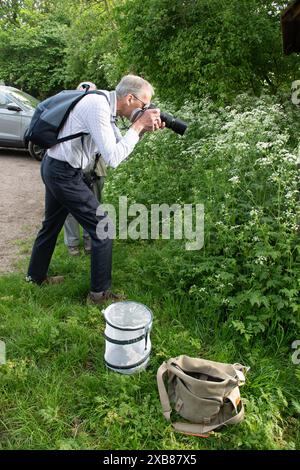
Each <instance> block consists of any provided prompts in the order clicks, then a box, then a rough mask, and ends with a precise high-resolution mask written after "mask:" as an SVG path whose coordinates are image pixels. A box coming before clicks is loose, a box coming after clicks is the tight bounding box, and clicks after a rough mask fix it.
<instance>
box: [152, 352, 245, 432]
mask: <svg viewBox="0 0 300 470" xmlns="http://www.w3.org/2000/svg"><path fill="white" fill-rule="evenodd" d="M171 362H173V359H171V360H169V361H167V362H164V363H163V364H162V365H161V366H160V367H159V369H158V371H157V387H158V392H159V398H160V402H161V405H162V409H163V415H164V417H165V418H166V419H167V421H170V422H171V413H172V407H171V404H170V400H169V395H168V392H167V390H166V386H165V381H164V379H165V376H166V374H167V373H168V372H169V371H170V372H172V373H173V374H175V375H176V376H178V377H182V378H184V377H185V374H184V372H183V371H181V370H180V369H178V368H177V367H175V366H174V365H172V364H171ZM237 366H240V364H234V368H235V370H237V369H239V372H241V375H243V379H244V380H245V377H244V374H243V372H242V371H241V368H242V367H244V366H240V367H241V368H240V367H237ZM239 379H240V380H241V383H242V376H240V377H239ZM226 398H227V399H228V400H229V401H230V402H231V404H232V406H233V408H234V410H235V412H236V415H234V416H232V417H231V418H229V419H227V420H225V421H223V422H221V423H214V424H209V423H204V424H192V423H181V422H175V423H172V422H171V424H172V427H173V428H174V429H175V431H179V432H182V433H185V434H190V435H193V436H198V437H208V435H207V433H210V432H211V431H214V430H215V429H217V428H219V427H221V426H227V425H232V424H237V423H239V422H241V421H242V420H243V418H244V415H245V410H244V405H243V403H242V402H241V398H240V393H239V389H238V386H236V387H234V388H233V390H231V392H230V393H229V394H228V395H227V396H226ZM239 405H240V410H239V411H238V406H239Z"/></svg>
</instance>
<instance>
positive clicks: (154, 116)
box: [131, 109, 165, 134]
mask: <svg viewBox="0 0 300 470" xmlns="http://www.w3.org/2000/svg"><path fill="white" fill-rule="evenodd" d="M131 127H132V129H134V130H135V131H136V132H137V133H138V134H140V133H142V134H143V133H144V132H153V131H156V130H157V129H163V128H164V127H165V123H164V122H161V119H160V110H159V109H146V111H144V112H143V114H142V115H141V117H140V118H138V119H137V120H136V122H134V123H133V124H132V126H131Z"/></svg>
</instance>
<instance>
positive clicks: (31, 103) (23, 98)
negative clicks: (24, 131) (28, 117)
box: [9, 90, 39, 109]
mask: <svg viewBox="0 0 300 470" xmlns="http://www.w3.org/2000/svg"><path fill="white" fill-rule="evenodd" d="M9 94H10V96H12V97H13V98H14V101H17V102H18V103H19V104H20V105H21V106H22V107H23V108H25V109H32V108H36V107H37V105H38V103H39V101H38V100H37V99H36V98H34V97H33V96H30V95H28V94H27V93H25V92H24V91H19V90H18V91H17V90H16V91H15V90H14V91H12V90H9Z"/></svg>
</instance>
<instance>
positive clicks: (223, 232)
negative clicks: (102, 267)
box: [105, 95, 300, 341]
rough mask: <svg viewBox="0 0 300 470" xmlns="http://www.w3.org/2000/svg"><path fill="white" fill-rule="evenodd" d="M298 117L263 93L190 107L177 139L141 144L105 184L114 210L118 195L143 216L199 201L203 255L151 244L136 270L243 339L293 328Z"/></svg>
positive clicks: (180, 245) (180, 246)
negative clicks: (142, 209)
mask: <svg viewBox="0 0 300 470" xmlns="http://www.w3.org/2000/svg"><path fill="white" fill-rule="evenodd" d="M298 113H299V111H298V110H295V109H294V108H293V106H292V105H290V104H289V102H288V101H286V100H285V99H284V98H283V104H280V103H278V102H277V101H276V99H274V98H270V97H268V96H263V97H261V98H260V99H253V98H250V97H249V96H247V95H240V96H239V97H238V98H237V99H236V101H235V103H234V105H233V106H231V107H226V108H218V109H217V108H215V106H214V105H213V104H212V103H211V102H210V101H209V100H203V101H200V102H199V103H196V104H194V106H193V107H192V108H191V105H190V104H189V105H187V106H185V107H183V108H182V109H181V110H180V111H179V112H178V114H179V115H180V116H181V117H183V118H185V119H187V120H188V121H189V122H190V128H189V131H188V132H187V134H186V136H185V137H183V138H180V137H178V136H176V135H174V133H172V132H171V131H168V130H166V131H164V133H163V134H161V133H159V134H153V135H149V136H148V137H145V138H144V141H143V142H141V144H140V146H139V147H138V150H137V151H136V153H135V155H134V156H133V157H132V158H131V159H130V161H129V162H128V163H127V164H123V165H121V166H120V167H119V168H118V169H117V170H116V171H114V172H112V173H111V174H110V177H109V178H108V181H107V185H106V190H105V191H106V200H107V202H108V201H109V202H110V201H111V200H112V201H114V203H115V204H118V199H117V198H118V196H121V195H127V196H128V202H129V203H130V202H138V203H143V204H145V205H146V206H147V207H148V208H149V209H150V206H151V204H155V203H156V204H161V203H168V204H172V203H179V204H187V203H193V204H200V203H203V204H204V206H205V244H204V247H203V249H202V250H200V251H186V250H185V247H184V242H182V241H177V240H172V241H159V242H156V241H152V242H149V243H152V244H153V262H151V261H150V260H147V262H145V263H143V262H142V263H141V262H140V260H139V266H137V267H136V269H137V270H138V272H139V273H140V274H141V275H142V274H143V273H145V272H150V273H151V274H152V276H153V279H155V280H156V282H157V283H160V285H161V286H163V289H165V290H166V291H167V292H169V293H173V294H175V295H178V296H180V297H181V296H184V297H188V298H190V299H193V300H194V302H195V303H196V304H197V306H198V310H197V315H200V316H203V315H204V316H205V317H207V319H208V321H212V322H213V325H214V326H217V325H218V324H220V322H221V323H223V322H224V321H225V322H227V323H228V325H229V326H230V328H232V329H233V331H234V330H235V331H237V332H238V333H239V334H240V335H241V337H244V338H245V339H246V340H247V341H249V340H250V339H251V338H252V337H254V336H256V335H267V334H273V332H274V331H275V330H276V329H277V328H278V327H280V326H284V327H285V328H289V327H290V328H295V327H296V326H297V327H299V326H300V323H299V313H300V307H299V287H300V286H299V279H300V276H299V273H300V264H299V253H300V247H299V203H298V187H299V175H298V169H297V164H296V163H297V155H298V148H297V147H295V135H296V134H297V132H299V124H298V121H299V117H298ZM135 243H136V242H135ZM143 243H145V242H143ZM156 244H157V247H156Z"/></svg>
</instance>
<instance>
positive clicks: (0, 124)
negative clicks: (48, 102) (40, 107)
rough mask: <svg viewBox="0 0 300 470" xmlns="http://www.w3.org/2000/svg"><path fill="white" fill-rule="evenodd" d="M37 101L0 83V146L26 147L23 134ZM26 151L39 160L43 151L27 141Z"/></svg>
mask: <svg viewBox="0 0 300 470" xmlns="http://www.w3.org/2000/svg"><path fill="white" fill-rule="evenodd" d="M38 103H39V101H38V100H37V99H36V98H34V97H33V96H30V95H28V94H27V93H24V91H21V90H18V89H17V88H13V87H10V86H5V85H0V147H10V148H27V147H26V144H25V142H24V135H25V132H26V130H27V128H28V127H29V124H30V121H31V118H32V115H33V113H34V111H35V108H36V106H37V104H38ZM28 151H29V153H30V155H31V156H32V157H34V158H36V159H37V160H41V159H42V156H43V151H42V149H41V148H40V147H38V146H37V145H34V144H32V142H30V143H29V146H28Z"/></svg>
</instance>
